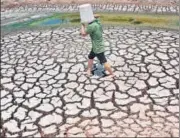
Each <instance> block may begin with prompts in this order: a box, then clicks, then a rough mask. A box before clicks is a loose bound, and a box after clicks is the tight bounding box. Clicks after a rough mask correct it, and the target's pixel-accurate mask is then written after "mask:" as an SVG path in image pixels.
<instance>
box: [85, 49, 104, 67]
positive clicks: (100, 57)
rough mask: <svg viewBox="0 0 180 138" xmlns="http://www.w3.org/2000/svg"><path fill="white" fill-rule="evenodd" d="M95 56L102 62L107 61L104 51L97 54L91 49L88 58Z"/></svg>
mask: <svg viewBox="0 0 180 138" xmlns="http://www.w3.org/2000/svg"><path fill="white" fill-rule="evenodd" d="M95 57H97V58H98V60H99V61H100V63H101V64H104V63H106V62H107V60H106V57H105V55H104V52H102V53H98V54H96V53H94V52H93V51H92V50H91V52H90V53H89V56H88V58H89V59H94V58H95Z"/></svg>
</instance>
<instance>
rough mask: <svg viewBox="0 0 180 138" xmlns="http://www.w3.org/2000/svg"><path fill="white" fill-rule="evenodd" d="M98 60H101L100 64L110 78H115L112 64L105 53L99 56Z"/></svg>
mask: <svg viewBox="0 0 180 138" xmlns="http://www.w3.org/2000/svg"><path fill="white" fill-rule="evenodd" d="M97 58H98V59H99V61H100V63H101V64H103V65H104V68H105V70H107V71H108V72H109V74H110V76H111V77H114V76H115V75H114V73H113V71H112V69H111V66H110V64H109V63H108V62H107V59H106V57H105V55H104V52H103V53H99V54H97Z"/></svg>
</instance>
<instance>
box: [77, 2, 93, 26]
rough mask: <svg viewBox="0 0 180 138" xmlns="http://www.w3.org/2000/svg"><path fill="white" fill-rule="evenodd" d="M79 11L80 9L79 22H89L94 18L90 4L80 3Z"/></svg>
mask: <svg viewBox="0 0 180 138" xmlns="http://www.w3.org/2000/svg"><path fill="white" fill-rule="evenodd" d="M79 11H80V17H81V23H90V22H92V21H93V20H94V19H95V18H94V15H93V11H92V7H91V4H83V5H80V6H79Z"/></svg>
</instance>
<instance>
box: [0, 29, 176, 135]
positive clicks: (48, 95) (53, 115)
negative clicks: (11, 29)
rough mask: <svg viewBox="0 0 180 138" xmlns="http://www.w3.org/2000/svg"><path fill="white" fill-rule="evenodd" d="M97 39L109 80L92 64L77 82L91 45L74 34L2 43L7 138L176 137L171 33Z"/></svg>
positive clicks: (120, 33)
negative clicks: (109, 72) (91, 73)
mask: <svg viewBox="0 0 180 138" xmlns="http://www.w3.org/2000/svg"><path fill="white" fill-rule="evenodd" d="M103 35H104V39H105V45H106V55H107V59H108V61H109V62H110V63H111V65H112V68H113V70H114V72H115V74H116V76H117V77H116V78H115V79H114V80H113V79H106V78H104V77H102V76H101V75H102V72H103V68H102V67H101V66H100V65H99V64H98V61H97V60H96V61H95V64H96V67H95V70H94V74H95V75H94V76H92V77H90V78H88V77H86V76H85V75H83V73H82V72H83V71H84V70H85V69H86V67H87V55H88V53H89V51H90V49H91V41H90V38H89V37H81V36H80V35H79V28H68V29H56V30H44V31H43V30H41V31H24V32H18V33H16V34H13V33H12V34H7V35H4V36H2V38H1V76H2V77H1V113H2V116H1V117H2V119H1V121H2V123H1V125H2V126H1V127H2V128H3V130H6V136H7V137H25V136H28V137H38V136H40V135H41V134H42V133H43V134H44V135H45V136H52V137H64V136H66V137H71V136H74V137H80V136H94V137H113V136H114V137H115V136H118V137H127V136H130V137H135V136H136V137H158V136H161V137H178V135H179V120H178V119H179V106H178V101H179V68H178V63H179V53H178V48H179V43H178V41H179V36H178V32H176V31H163V30H139V29H127V28H121V27H107V28H104V34H103ZM1 131H2V130H1Z"/></svg>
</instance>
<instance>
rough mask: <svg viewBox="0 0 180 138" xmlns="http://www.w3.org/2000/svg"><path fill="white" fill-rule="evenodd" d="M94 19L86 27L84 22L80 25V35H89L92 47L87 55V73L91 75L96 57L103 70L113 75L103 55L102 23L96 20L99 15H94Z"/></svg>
mask: <svg viewBox="0 0 180 138" xmlns="http://www.w3.org/2000/svg"><path fill="white" fill-rule="evenodd" d="M94 17H95V19H94V20H93V21H91V22H88V25H87V27H86V26H85V24H84V23H82V26H81V35H82V36H86V35H88V34H89V35H90V37H91V41H92V49H91V52H90V53H89V56H88V58H89V59H88V69H87V75H89V76H90V75H91V70H92V66H93V61H94V58H95V57H97V58H98V60H99V61H100V63H101V64H103V65H104V68H105V70H107V71H108V72H109V74H110V76H109V77H114V76H115V75H114V73H113V71H112V69H111V66H110V65H109V63H108V62H107V59H106V57H105V55H104V52H105V48H104V41H103V35H102V33H103V30H102V25H101V23H100V22H99V20H98V17H99V15H97V14H95V15H94Z"/></svg>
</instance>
